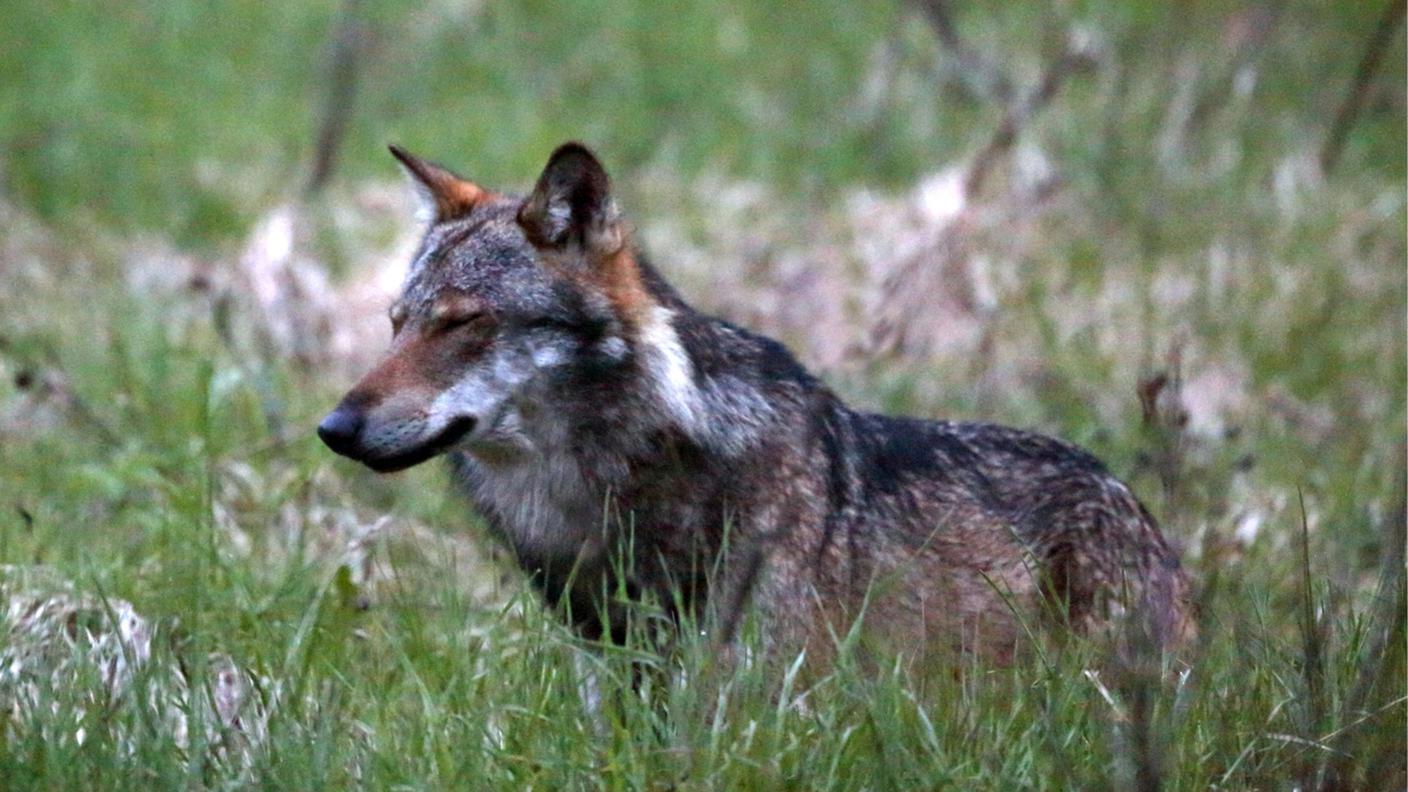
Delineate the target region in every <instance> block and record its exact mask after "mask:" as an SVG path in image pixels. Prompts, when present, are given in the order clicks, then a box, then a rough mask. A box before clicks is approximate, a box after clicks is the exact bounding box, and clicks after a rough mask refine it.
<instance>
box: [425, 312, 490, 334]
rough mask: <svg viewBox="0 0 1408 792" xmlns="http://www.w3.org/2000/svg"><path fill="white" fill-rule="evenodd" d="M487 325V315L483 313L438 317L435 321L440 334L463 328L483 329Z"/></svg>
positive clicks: (452, 314) (453, 314)
mask: <svg viewBox="0 0 1408 792" xmlns="http://www.w3.org/2000/svg"><path fill="white" fill-rule="evenodd" d="M488 324H489V314H487V313H485V312H484V311H473V312H470V313H451V314H445V315H444V316H441V317H438V318H437V321H436V325H437V329H439V330H440V331H441V332H448V331H450V330H458V329H460V328H463V327H471V326H473V327H484V326H486V325H488Z"/></svg>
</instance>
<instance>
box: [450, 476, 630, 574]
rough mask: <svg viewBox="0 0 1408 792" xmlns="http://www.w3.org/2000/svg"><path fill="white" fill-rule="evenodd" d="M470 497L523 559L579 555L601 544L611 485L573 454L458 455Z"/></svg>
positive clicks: (566, 558)
mask: <svg viewBox="0 0 1408 792" xmlns="http://www.w3.org/2000/svg"><path fill="white" fill-rule="evenodd" d="M457 456H459V458H457V459H456V460H455V468H456V471H457V473H458V474H459V476H460V477H461V479H462V481H463V483H464V484H465V485H466V489H467V490H468V493H469V496H470V499H471V500H472V501H473V503H474V505H475V507H476V508H478V509H479V510H480V511H481V512H482V513H483V514H484V515H485V516H487V517H489V518H490V522H491V524H492V525H493V527H494V529H495V530H496V531H497V532H498V533H500V534H501V538H502V539H503V540H504V541H505V542H507V543H508V544H509V546H510V547H511V548H512V549H513V550H514V551H515V552H516V553H517V554H518V556H519V557H520V558H523V559H529V558H532V559H539V560H541V561H543V562H550V561H567V562H572V561H574V560H576V559H578V558H579V557H580V556H581V554H582V553H583V552H584V551H588V552H590V551H591V550H592V549H593V548H595V547H599V546H600V545H601V539H602V535H603V531H604V527H605V525H606V520H605V507H606V500H607V493H606V491H605V488H604V487H603V486H601V485H600V484H598V483H597V482H595V481H594V480H593V477H592V476H591V475H590V474H589V473H588V472H586V471H584V470H583V469H582V467H581V463H580V462H579V461H578V460H577V459H576V458H574V457H572V456H571V455H568V454H556V453H547V454H541V455H539V454H531V455H528V456H527V457H525V458H523V459H518V460H513V461H510V462H502V463H490V464H486V463H485V462H483V461H479V460H475V459H473V458H470V457H468V456H466V455H457Z"/></svg>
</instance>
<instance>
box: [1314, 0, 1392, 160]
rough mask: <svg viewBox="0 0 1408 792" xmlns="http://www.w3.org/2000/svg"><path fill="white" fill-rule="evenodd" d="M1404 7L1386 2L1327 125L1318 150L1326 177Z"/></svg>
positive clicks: (1341, 148)
mask: <svg viewBox="0 0 1408 792" xmlns="http://www.w3.org/2000/svg"><path fill="white" fill-rule="evenodd" d="M1405 8H1408V6H1405V4H1404V2H1403V0H1389V3H1388V7H1387V8H1385V9H1384V15H1383V16H1382V17H1380V19H1379V26H1378V27H1377V28H1375V29H1374V35H1373V37H1372V38H1370V39H1369V44H1368V46H1367V47H1365V49H1364V56H1363V57H1362V58H1360V59H1359V68H1358V70H1356V71H1355V73H1354V82H1353V83H1351V84H1350V89H1349V93H1348V94H1346V95H1345V97H1344V102H1342V103H1341V104H1340V110H1339V112H1338V113H1336V114H1335V122H1334V123H1333V124H1332V125H1331V126H1330V136H1329V137H1328V138H1326V139H1325V146H1324V148H1322V149H1320V170H1321V172H1323V173H1324V174H1325V175H1327V176H1328V175H1329V174H1330V173H1332V172H1333V171H1334V170H1335V166H1336V165H1338V164H1339V160H1340V154H1341V153H1342V152H1343V151H1344V144H1345V141H1346V140H1347V139H1348V138H1349V130H1350V128H1351V127H1353V126H1354V122H1355V121H1356V120H1358V118H1359V113H1360V111H1361V110H1363V108H1364V100H1365V99H1367V98H1368V96H1369V83H1370V82H1372V81H1373V79H1374V74H1375V73H1376V72H1378V70H1379V61H1381V60H1383V57H1384V51H1385V50H1387V49H1388V45H1389V42H1391V41H1393V35H1394V33H1396V32H1398V28H1399V26H1400V25H1402V24H1403V14H1404V9H1405Z"/></svg>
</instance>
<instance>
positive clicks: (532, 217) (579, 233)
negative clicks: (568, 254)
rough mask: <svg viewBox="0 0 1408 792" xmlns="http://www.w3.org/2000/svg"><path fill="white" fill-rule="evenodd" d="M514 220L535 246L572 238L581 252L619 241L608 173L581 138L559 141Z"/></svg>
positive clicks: (561, 244)
mask: <svg viewBox="0 0 1408 792" xmlns="http://www.w3.org/2000/svg"><path fill="white" fill-rule="evenodd" d="M518 224H519V225H520V226H522V227H523V230H524V232H525V233H526V234H527V235H528V239H529V240H531V241H532V242H533V244H535V245H538V246H539V247H547V248H566V247H567V246H569V245H572V244H577V245H580V246H581V247H582V249H583V250H584V251H585V252H587V253H590V254H595V255H609V254H611V253H615V252H616V251H618V250H620V249H621V246H622V244H623V243H624V234H623V232H622V229H621V221H620V215H619V213H618V212H617V211H616V202H615V201H614V200H613V199H612V198H611V179H610V178H609V177H608V176H607V175H606V169H605V168H603V167H602V166H601V162H600V161H598V160H597V158H596V156H595V155H594V154H592V152H591V150H590V149H588V148H587V147H586V146H583V145H582V144H581V143H564V144H562V145H561V146H558V147H557V150H556V151H554V152H553V153H552V156H551V157H549V158H548V164H547V167H545V168H543V173H542V175H541V176H539V177H538V184H537V186H535V187H534V188H533V193H532V194H531V195H529V196H528V199H527V200H526V201H524V202H523V208H522V209H519V210H518Z"/></svg>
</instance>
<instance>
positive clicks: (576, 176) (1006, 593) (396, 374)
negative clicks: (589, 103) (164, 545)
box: [317, 143, 1194, 662]
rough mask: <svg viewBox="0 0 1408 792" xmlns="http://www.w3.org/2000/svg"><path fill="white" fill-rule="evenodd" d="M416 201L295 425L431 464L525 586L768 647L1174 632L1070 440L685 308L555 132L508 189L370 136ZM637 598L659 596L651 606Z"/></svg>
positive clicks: (1130, 503)
mask: <svg viewBox="0 0 1408 792" xmlns="http://www.w3.org/2000/svg"><path fill="white" fill-rule="evenodd" d="M391 153H392V154H393V155H394V156H395V157H396V159H397V160H399V162H400V164H401V165H402V166H403V168H404V170H405V171H406V173H407V174H408V175H409V176H410V179H411V181H412V183H413V185H414V186H415V187H416V189H417V191H418V192H419V194H420V196H421V199H422V203H423V207H424V214H425V215H426V216H427V217H426V219H427V220H428V222H427V225H426V230H425V233H424V239H423V241H422V242H421V244H420V247H419V250H418V251H417V252H416V253H415V255H414V257H413V259H412V261H411V263H410V267H409V272H408V274H407V276H406V279H405V285H404V289H403V293H402V295H401V297H400V298H399V299H398V300H396V302H395V303H394V304H393V305H392V306H391V308H390V312H389V315H390V320H391V326H392V330H393V333H394V335H393V340H392V342H391V348H390V352H389V353H388V355H387V356H386V357H385V358H384V360H383V361H382V362H381V363H380V364H379V365H377V366H375V367H374V368H373V369H372V370H371V371H370V372H369V373H368V374H366V376H365V377H363V378H362V379H361V381H360V382H358V383H357V384H356V385H355V386H354V387H353V388H352V389H351V391H350V392H348V393H347V395H346V397H345V398H343V399H342V401H341V402H340V403H339V404H338V405H337V406H336V408H335V409H333V410H332V412H330V413H329V414H328V415H327V416H326V418H324V419H323V420H322V422H321V423H320V424H319V426H318V429H317V431H318V435H319V436H320V437H321V438H322V440H323V442H325V443H326V444H327V446H328V447H329V448H331V449H332V450H333V451H335V452H337V453H338V454H341V455H343V456H346V457H350V458H351V459H354V460H356V461H358V462H360V463H362V464H364V465H366V466H368V467H370V468H372V469H373V470H376V471H381V472H391V471H397V470H402V469H405V468H408V467H411V466H413V465H417V464H420V463H421V462H424V461H426V460H428V459H431V458H432V457H436V456H446V457H448V460H449V465H450V469H451V471H452V477H453V480H454V481H455V482H456V483H457V484H458V486H459V488H460V489H462V490H463V492H464V493H465V494H466V495H467V496H468V499H469V501H470V502H471V503H472V504H473V507H474V509H475V510H476V511H477V512H478V514H479V515H481V516H482V518H483V521H484V522H486V523H487V525H488V529H489V531H490V532H491V533H492V534H493V535H494V537H496V538H497V539H498V540H499V541H500V542H501V543H502V544H503V545H504V546H505V547H507V549H508V551H509V553H510V554H511V555H512V558H513V559H514V560H515V561H516V563H517V564H518V566H520V567H521V568H522V570H523V571H524V572H525V573H526V574H527V575H528V577H529V579H530V580H531V582H532V584H533V586H534V587H535V588H536V589H537V590H539V591H540V592H541V594H542V596H543V598H544V600H545V601H546V603H547V604H548V605H550V606H553V607H554V608H558V609H560V611H561V612H562V613H564V614H565V615H566V616H567V618H568V619H569V620H570V621H571V623H572V625H573V626H574V627H575V628H576V630H577V631H579V633H580V634H581V635H582V636H584V637H586V638H588V639H594V640H605V641H621V640H624V639H625V636H626V634H627V632H628V630H629V624H630V620H631V618H632V617H631V613H632V608H631V605H632V603H638V602H644V601H647V600H649V601H652V602H655V603H663V609H664V612H665V613H666V615H667V616H668V621H669V622H670V623H678V622H679V621H680V620H681V619H684V618H686V617H688V618H691V619H697V620H698V621H696V622H691V624H694V623H698V624H704V625H707V627H706V629H707V630H710V631H712V632H711V633H710V637H711V640H717V641H718V642H719V645H720V646H721V647H731V646H733V645H734V644H735V642H736V641H737V635H738V632H739V624H740V623H741V622H742V619H743V617H744V615H745V614H747V615H748V616H749V618H756V619H757V624H758V625H759V626H760V630H759V631H758V632H759V634H761V635H762V636H763V637H764V641H765V644H766V647H767V648H768V650H769V651H770V652H780V653H791V652H805V653H808V654H810V655H812V656H814V657H815V656H822V657H824V656H826V655H827V654H828V652H830V651H831V649H832V648H833V647H834V644H835V641H836V636H838V635H846V634H848V631H849V630H850V629H851V628H852V627H854V626H856V625H857V624H858V623H860V620H862V619H863V622H864V626H865V629H866V631H867V633H874V634H876V635H881V636H884V638H885V640H886V642H887V643H888V644H891V645H893V648H894V649H895V650H897V651H900V652H904V653H906V654H907V655H908V656H909V657H912V658H916V661H917V662H927V660H926V658H932V657H936V656H940V655H942V654H944V653H953V652H957V653H958V656H972V655H978V656H983V657H988V658H995V659H998V660H1010V659H1011V658H1012V657H1013V655H1014V652H1016V651H1017V650H1018V648H1019V647H1020V646H1021V644H1022V643H1023V642H1024V641H1027V640H1030V638H1029V637H1028V636H1030V635H1031V627H1032V625H1035V624H1037V623H1038V622H1043V621H1047V622H1049V621H1052V620H1053V619H1054V620H1055V621H1056V622H1059V623H1060V624H1061V625H1063V626H1064V627H1067V628H1069V629H1072V630H1075V631H1077V632H1084V633H1093V632H1099V631H1104V630H1109V629H1111V628H1112V626H1113V625H1116V624H1118V623H1122V622H1126V621H1128V620H1129V619H1131V618H1134V619H1137V621H1138V622H1139V624H1140V625H1142V626H1143V627H1144V628H1146V630H1145V634H1147V635H1150V636H1152V637H1153V640H1154V641H1155V642H1156V643H1157V644H1159V645H1162V646H1171V645H1175V644H1177V643H1178V642H1180V641H1183V640H1185V639H1186V638H1187V637H1188V636H1189V635H1190V634H1191V632H1192V631H1193V629H1194V627H1193V620H1192V616H1191V608H1190V597H1189V583H1188V580H1187V578H1186V576H1185V574H1184V572H1183V571H1182V569H1181V568H1180V565H1179V560H1178V555H1177V553H1175V552H1174V550H1173V549H1172V548H1171V547H1170V545H1169V543H1168V542H1167V541H1166V540H1165V539H1164V537H1163V536H1162V534H1161V533H1160V531H1159V528H1158V526H1157V524H1156V523H1155V520H1154V518H1153V517H1152V516H1151V515H1150V513H1149V512H1148V511H1147V510H1146V509H1145V508H1144V506H1143V505H1141V503H1140V502H1139V500H1138V499H1137V498H1136V497H1135V496H1134V495H1133V494H1132V493H1131V491H1130V489H1129V488H1128V487H1127V486H1126V485H1125V484H1123V483H1121V482H1120V481H1119V480H1118V479H1116V478H1115V477H1114V476H1112V475H1111V474H1110V473H1109V472H1108V471H1107V470H1106V468H1105V467H1104V466H1103V465H1102V464H1101V462H1100V461H1099V460H1097V459H1096V458H1095V457H1094V456H1092V455H1091V454H1090V453H1088V452H1086V451H1084V450H1082V449H1080V448H1078V447H1076V446H1074V445H1071V444H1069V443H1066V442H1063V441H1061V440H1057V439H1054V438H1051V437H1047V436H1043V435H1041V434H1036V433H1033V432H1029V431H1022V430H1018V429H1012V428H1007V427H1003V426H996V425H990V424H985V423H965V422H952V421H934V420H919V419H914V418H900V417H889V416H884V415H876V414H870V413H866V412H861V411H858V410H855V409H852V408H851V407H848V406H847V405H846V404H845V403H843V401H842V400H841V399H840V398H838V397H837V396H836V395H835V394H834V393H833V392H832V391H831V390H829V389H828V388H827V387H826V386H825V385H823V384H822V383H821V382H820V381H818V380H817V378H816V377H814V376H813V375H811V374H810V373H808V372H807V370H806V369H805V368H803V366H802V365H800V364H799V363H798V362H797V361H796V359H794V358H793V356H792V355H791V354H789V353H788V351H787V350H786V349H785V348H784V347H783V346H782V345H781V344H780V343H778V342H777V341H774V340H772V339H770V338H766V337H764V336H762V335H759V334H756V333H753V332H750V331H748V330H746V329H743V328H741V327H737V326H735V325H733V324H730V323H729V322H726V321H723V320H721V319H717V318H713V317H710V316H707V315H705V314H703V313H701V312H699V311H696V310H695V309H694V308H692V307H690V305H689V304H688V303H687V302H686V301H685V300H684V298H682V297H681V296H680V294H678V293H677V292H676V291H675V289H673V288H672V287H671V286H670V285H669V284H668V283H667V282H666V281H665V279H664V278H663V277H662V276H661V274H660V272H659V271H658V270H657V269H656V268H654V267H653V266H651V265H650V264H649V263H648V262H647V261H646V259H645V257H644V256H643V255H642V253H641V252H640V251H639V250H638V249H637V247H636V245H635V244H633V242H632V236H631V231H630V227H629V226H628V224H627V223H626V222H625V220H623V218H622V217H621V214H620V212H619V210H618V208H617V204H616V202H615V200H614V198H613V197H612V191H611V182H610V179H609V177H608V175H607V173H606V171H605V169H604V168H603V166H602V165H601V163H600V161H599V160H598V159H597V157H596V156H595V155H594V154H593V153H592V152H591V151H590V150H589V149H587V148H586V147H585V146H583V145H582V144H580V143H566V144H564V145H562V146H560V147H559V148H558V149H557V150H556V151H554V152H553V153H552V155H551V156H550V157H549V159H548V161H547V164H546V167H545V168H544V170H543V171H542V173H541V175H540V176H539V178H538V180H537V183H536V185H535V186H534V188H533V189H532V191H531V192H530V193H529V194H528V195H527V196H526V197H522V196H514V195H510V194H505V193H499V192H496V191H493V190H490V189H487V188H484V187H481V186H479V185H478V184H475V183H473V182H471V181H469V180H467V179H464V178H462V177H460V176H458V175H456V174H455V173H454V172H452V171H450V170H448V169H446V168H444V167H442V166H440V165H436V164H434V163H431V162H429V161H427V160H423V159H421V158H418V157H416V156H413V155H411V154H409V153H408V152H406V151H404V150H402V149H400V148H397V147H395V146H392V147H391ZM658 612H659V611H657V613H658Z"/></svg>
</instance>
